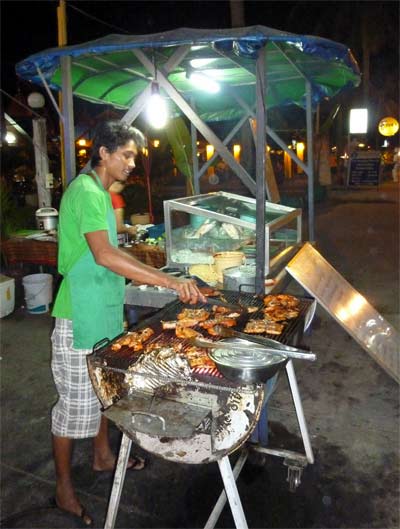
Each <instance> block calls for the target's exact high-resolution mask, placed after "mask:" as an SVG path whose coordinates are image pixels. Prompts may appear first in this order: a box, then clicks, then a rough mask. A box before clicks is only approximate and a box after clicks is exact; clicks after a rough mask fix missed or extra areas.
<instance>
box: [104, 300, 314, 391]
mask: <svg viewBox="0 0 400 529" xmlns="http://www.w3.org/2000/svg"><path fill="white" fill-rule="evenodd" d="M222 292H223V297H224V299H225V300H226V301H227V302H228V303H232V304H241V305H243V306H245V307H249V306H256V307H258V308H263V306H264V302H263V298H260V297H258V296H255V295H254V294H249V293H244V292H240V293H238V292H234V291H222ZM299 299H300V305H299V315H298V317H297V318H293V319H291V320H289V321H288V322H287V323H286V324H285V327H284V330H283V331H282V333H281V334H280V335H275V334H261V335H256V336H267V337H268V338H272V339H273V340H276V341H278V342H280V343H283V344H286V345H294V346H297V345H298V344H299V342H300V341H301V339H302V336H303V331H304V319H305V316H306V314H307V311H308V309H309V307H310V305H311V304H312V300H311V299H308V298H299ZM184 308H191V309H200V308H204V309H206V310H211V306H210V305H208V304H204V303H201V304H197V305H186V304H184V303H182V302H181V301H179V300H175V301H172V302H171V303H168V305H166V306H165V307H164V308H163V309H161V310H159V311H157V312H156V313H155V314H153V315H152V316H150V317H149V318H146V319H145V320H143V321H141V322H140V323H139V324H138V325H137V326H136V327H134V328H132V331H133V332H134V331H139V330H141V329H144V328H145V327H151V328H152V329H153V330H154V335H153V336H152V337H151V338H150V339H149V340H147V341H146V342H145V346H146V347H147V346H148V345H153V346H154V345H156V344H157V345H159V346H171V347H172V346H176V345H180V346H181V347H182V350H183V351H184V350H185V349H187V348H188V347H191V346H192V344H190V343H189V342H188V341H186V340H183V339H181V338H177V337H176V335H175V331H174V330H163V329H162V325H161V320H164V321H169V320H175V319H176V316H177V314H178V313H179V312H181V310H182V309H184ZM262 317H263V314H262V311H259V313H257V312H256V313H252V314H247V313H246V314H243V315H241V316H240V317H239V318H238V319H237V325H236V326H235V329H236V330H238V331H243V329H244V327H245V325H246V323H247V321H248V320H249V319H258V318H259V319H262ZM194 329H195V330H197V331H199V332H201V333H202V334H204V336H205V337H206V338H207V339H208V340H212V341H217V340H218V339H219V337H218V336H211V335H209V334H208V333H207V332H206V331H205V330H204V329H202V328H201V327H199V326H196V327H194ZM249 338H250V339H251V335H249ZM117 339H118V337H116V338H115V339H114V340H113V341H116V340H117ZM102 343H103V342H102ZM111 344H112V342H110V341H109V340H107V343H106V345H104V346H102V347H99V348H98V349H96V346H95V348H94V351H93V352H94V357H95V359H96V360H98V361H99V362H100V363H101V364H103V365H109V366H112V367H116V368H118V369H122V370H126V369H128V367H129V366H131V365H133V364H135V363H136V362H137V360H138V359H139V357H140V356H141V354H142V351H137V352H133V351H132V349H131V348H129V347H128V346H122V347H121V349H120V350H119V351H113V350H112V349H111ZM210 380H213V381H214V380H215V378H214V377H210ZM225 382H226V381H225V380H224V383H225Z"/></svg>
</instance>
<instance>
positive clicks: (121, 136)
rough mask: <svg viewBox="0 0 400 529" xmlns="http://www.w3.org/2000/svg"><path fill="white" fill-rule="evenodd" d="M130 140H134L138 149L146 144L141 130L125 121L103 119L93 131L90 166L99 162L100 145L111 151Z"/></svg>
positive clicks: (94, 165)
mask: <svg viewBox="0 0 400 529" xmlns="http://www.w3.org/2000/svg"><path fill="white" fill-rule="evenodd" d="M130 140H133V141H134V142H135V144H136V146H137V148H138V149H140V148H142V147H144V146H145V145H146V140H145V137H144V135H143V134H142V132H140V130H139V129H136V128H135V127H131V126H130V125H128V124H127V123H124V122H122V121H104V122H103V123H100V124H99V125H98V126H97V127H96V130H95V133H94V138H93V146H92V156H91V159H90V166H91V167H92V168H94V167H96V166H97V165H98V164H99V163H100V160H101V158H100V155H99V150H100V147H106V149H107V150H108V151H109V152H110V153H113V152H115V151H116V150H117V149H118V147H122V146H123V145H125V144H126V143H128V141H130Z"/></svg>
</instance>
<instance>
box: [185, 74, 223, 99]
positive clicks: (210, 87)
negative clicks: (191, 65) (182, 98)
mask: <svg viewBox="0 0 400 529" xmlns="http://www.w3.org/2000/svg"><path fill="white" fill-rule="evenodd" d="M189 79H190V81H191V82H192V83H193V84H195V85H196V88H199V89H200V90H204V91H205V92H209V93H210V94H216V93H217V92H219V91H220V88H221V87H220V85H219V84H218V83H217V82H216V81H214V79H211V78H210V77H207V76H206V75H204V74H203V73H200V72H190V74H189Z"/></svg>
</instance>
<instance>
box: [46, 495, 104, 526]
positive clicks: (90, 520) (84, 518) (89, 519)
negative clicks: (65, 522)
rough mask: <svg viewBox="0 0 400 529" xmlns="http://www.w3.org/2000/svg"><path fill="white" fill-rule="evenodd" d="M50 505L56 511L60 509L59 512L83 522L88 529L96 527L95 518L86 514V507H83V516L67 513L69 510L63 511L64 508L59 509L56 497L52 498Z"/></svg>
mask: <svg viewBox="0 0 400 529" xmlns="http://www.w3.org/2000/svg"><path fill="white" fill-rule="evenodd" d="M49 501H50V505H51V507H54V508H55V509H58V510H59V511H61V512H63V513H66V514H68V515H69V516H71V517H73V518H75V519H78V520H79V521H81V522H83V524H84V525H85V526H86V527H93V525H94V520H93V518H92V517H91V516H90V515H89V514H88V513H87V512H86V509H85V507H83V505H81V509H82V510H81V514H76V513H74V512H72V511H67V509H63V508H62V507H59V505H58V503H57V500H56V498H55V496H53V497H52V498H50V500H49Z"/></svg>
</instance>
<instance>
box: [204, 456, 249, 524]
mask: <svg viewBox="0 0 400 529" xmlns="http://www.w3.org/2000/svg"><path fill="white" fill-rule="evenodd" d="M247 456H248V451H247V450H242V452H241V454H240V456H239V458H238V460H237V461H236V464H235V466H234V468H233V476H234V479H235V480H236V479H237V478H238V476H239V474H240V472H241V470H242V468H243V465H244V464H245V462H246V459H247ZM228 461H229V459H228ZM221 473H222V472H221ZM225 503H226V492H225V489H222V492H221V494H220V495H219V498H218V500H217V503H216V504H215V505H214V509H213V510H212V512H211V514H210V516H209V518H208V520H207V523H206V525H205V526H204V529H214V527H215V526H216V524H217V521H218V518H219V516H220V514H221V512H222V509H223V508H224V506H225Z"/></svg>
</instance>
